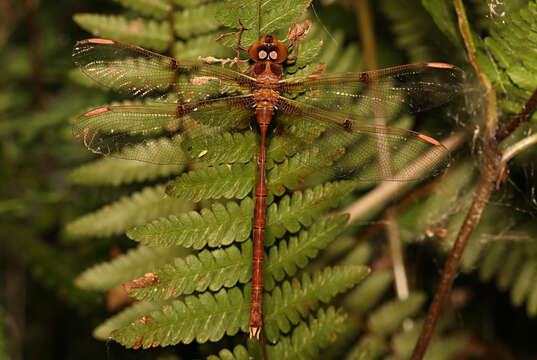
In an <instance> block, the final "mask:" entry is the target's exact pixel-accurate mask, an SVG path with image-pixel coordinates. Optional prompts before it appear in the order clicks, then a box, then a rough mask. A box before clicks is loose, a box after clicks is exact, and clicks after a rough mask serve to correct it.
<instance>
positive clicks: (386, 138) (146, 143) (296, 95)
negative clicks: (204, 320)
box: [73, 34, 463, 337]
mask: <svg viewBox="0 0 537 360" xmlns="http://www.w3.org/2000/svg"><path fill="white" fill-rule="evenodd" d="M248 54H249V56H250V58H251V59H252V60H253V61H254V64H253V66H252V67H251V70H250V72H251V73H252V76H248V72H247V73H245V74H243V73H239V72H236V71H233V70H231V69H227V68H224V67H221V66H214V65H209V64H206V63H203V62H200V61H186V60H178V59H173V58H170V57H166V56H162V55H159V54H156V53H154V52H151V51H148V50H145V49H142V48H140V47H138V46H135V45H130V44H125V43H121V42H118V41H113V40H106V39H87V40H83V41H80V42H78V43H77V44H76V45H75V48H74V50H73V59H74V62H75V64H76V65H77V66H78V67H79V68H80V69H81V70H82V71H83V72H84V73H85V74H86V75H88V76H89V77H91V78H93V79H94V80H95V81H96V82H98V83H100V84H101V85H103V86H105V87H108V88H111V89H114V90H117V91H123V92H126V93H128V94H130V95H132V96H135V97H138V98H142V99H146V98H153V100H155V101H156V103H155V104H151V105H147V104H143V105H125V106H106V107H102V108H98V109H95V110H91V111H89V112H87V113H85V114H83V115H81V116H80V117H79V118H78V119H77V121H76V122H75V123H74V125H73V134H74V136H75V138H77V139H78V140H79V141H80V142H81V143H83V144H84V145H85V146H86V147H87V148H88V149H89V150H91V151H93V152H95V153H100V154H103V155H111V156H115V157H119V158H125V159H134V160H140V161H147V162H151V163H157V164H185V163H187V162H193V161H206V162H207V163H208V164H209V165H223V164H226V165H227V164H229V162H228V160H226V159H227V158H226V157H225V156H222V155H223V154H221V153H220V150H221V147H218V146H215V145H214V144H215V143H217V142H218V141H220V140H218V141H216V139H225V138H226V136H227V138H230V137H231V136H233V134H235V133H237V132H247V131H250V129H251V127H250V126H249V125H250V119H251V118H252V117H253V116H254V115H255V116H256V118H257V122H258V124H259V152H258V153H257V154H256V158H257V164H258V169H259V171H258V177H257V187H256V196H255V204H254V208H255V212H254V221H253V224H252V225H253V232H252V233H253V242H254V249H253V266H252V269H253V270H252V310H251V316H250V324H249V328H250V336H252V337H259V334H260V332H261V329H262V312H261V300H262V288H263V280H262V264H263V252H264V248H263V238H264V226H265V214H266V195H267V193H266V192H267V184H266V174H265V161H266V157H267V152H266V151H265V149H266V137H267V135H268V132H267V128H268V126H269V124H270V123H271V118H272V117H273V116H275V119H274V120H275V121H276V122H277V127H276V128H275V130H277V131H275V132H274V133H273V134H272V135H273V136H274V137H278V138H279V139H278V140H281V141H280V142H279V145H278V146H280V147H282V146H283V147H285V154H286V156H288V157H294V159H296V160H297V161H298V162H300V163H302V165H304V166H303V168H304V169H309V170H308V171H309V173H310V174H313V173H316V172H321V173H324V174H326V175H328V177H330V178H332V179H349V180H364V181H369V182H371V181H379V180H395V181H409V180H417V179H420V178H423V177H424V175H423V172H419V171H416V170H417V169H424V168H426V169H433V168H435V167H437V168H440V169H441V168H443V167H444V166H445V165H446V158H447V156H448V154H449V153H448V150H447V149H446V148H445V147H444V146H443V145H442V144H441V143H440V142H438V141H437V140H435V139H433V138H431V137H429V136H427V135H424V134H420V133H418V132H415V131H412V130H406V129H400V128H396V127H390V126H385V125H379V124H377V123H375V122H374V121H372V120H373V119H375V118H377V117H378V112H376V111H375V109H378V108H383V109H388V110H393V109H396V110H397V111H399V112H417V111H424V110H427V109H430V108H434V107H436V106H439V105H442V104H444V103H446V102H448V101H450V100H451V99H452V98H453V97H454V96H455V95H457V94H458V93H459V92H460V90H461V86H462V81H463V72H462V71H461V70H460V69H459V68H457V67H455V66H453V65H449V64H443V63H419V64H410V65H403V66H397V67H393V68H388V69H381V70H376V71H370V72H366V73H364V72H349V73H324V74H315V75H314V76H311V75H305V76H299V77H291V78H285V79H284V78H283V75H284V72H283V67H282V65H281V64H282V63H283V62H284V61H285V60H287V58H288V48H287V46H286V45H284V44H283V43H282V42H281V41H278V40H277V39H276V38H275V37H274V36H272V35H270V34H269V35H265V36H264V37H263V38H261V39H260V40H259V41H256V42H254V43H253V44H252V45H251V46H250V47H249V48H248ZM169 93H171V94H173V95H174V97H172V98H170V97H168V96H167V94H169ZM386 112H387V111H385V112H384V113H386ZM250 138H251V137H250ZM274 140H275V139H274ZM169 148H174V149H176V150H177V152H178V153H181V155H180V156H178V155H177V154H176V153H174V154H173V155H172V156H170V155H169V154H168V153H165V151H164V150H162V149H169ZM254 148H255V146H254ZM379 153H382V154H381V155H382V156H379ZM201 154H202V155H201ZM273 160H275V161H276V160H277V159H273ZM280 161H281V159H280ZM410 165H412V166H410ZM304 172H305V173H306V172H307V171H306V170H304ZM306 176H307V175H306ZM425 176H426V175H425Z"/></svg>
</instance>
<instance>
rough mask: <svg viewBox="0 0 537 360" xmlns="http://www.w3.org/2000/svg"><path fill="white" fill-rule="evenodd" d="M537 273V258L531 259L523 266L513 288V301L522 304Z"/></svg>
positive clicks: (518, 304)
mask: <svg viewBox="0 0 537 360" xmlns="http://www.w3.org/2000/svg"><path fill="white" fill-rule="evenodd" d="M536 274H537V260H529V261H526V262H524V264H523V265H522V266H521V268H520V271H519V273H518V276H517V277H516V280H515V281H514V284H513V287H512V288H511V303H512V304H513V305H514V306H520V305H522V303H523V302H524V301H525V300H526V297H527V296H528V293H529V291H530V290H531V287H532V285H533V286H534V283H535V275H536Z"/></svg>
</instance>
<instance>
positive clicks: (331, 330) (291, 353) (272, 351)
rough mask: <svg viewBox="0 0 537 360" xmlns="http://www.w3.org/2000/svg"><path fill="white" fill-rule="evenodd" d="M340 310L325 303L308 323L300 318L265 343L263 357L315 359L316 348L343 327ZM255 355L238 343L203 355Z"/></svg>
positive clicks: (215, 359)
mask: <svg viewBox="0 0 537 360" xmlns="http://www.w3.org/2000/svg"><path fill="white" fill-rule="evenodd" d="M346 317H347V315H346V314H344V312H343V311H342V310H341V309H339V310H335V309H334V308H333V307H329V308H328V309H327V310H323V309H319V311H317V314H316V317H313V316H310V317H309V321H308V322H309V324H308V325H306V323H305V322H301V323H300V324H299V325H298V326H297V327H296V328H295V329H294V330H293V333H292V334H291V336H287V337H285V338H283V339H282V340H281V341H280V342H278V343H277V344H276V345H269V346H267V357H269V358H270V359H281V360H294V359H307V360H310V359H318V358H320V357H319V353H320V351H321V350H322V349H323V348H325V347H327V346H328V345H330V344H331V343H332V342H334V340H335V339H337V338H338V336H339V335H340V334H342V333H343V332H344V331H345V328H346V325H345V318H346ZM252 358H256V357H255V350H254V349H251V348H249V349H247V348H245V347H244V346H243V345H238V346H236V347H235V348H234V349H233V352H231V351H230V350H227V349H224V350H221V351H220V352H219V353H218V356H217V355H212V356H209V357H207V359H208V360H249V359H252Z"/></svg>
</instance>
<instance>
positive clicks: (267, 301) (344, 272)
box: [263, 266, 369, 341]
mask: <svg viewBox="0 0 537 360" xmlns="http://www.w3.org/2000/svg"><path fill="white" fill-rule="evenodd" d="M367 274H369V268H367V267H365V266H338V267H333V268H325V269H324V270H323V271H322V272H320V271H319V272H316V273H315V275H314V276H313V279H311V278H310V276H309V275H308V274H307V273H304V274H303V276H302V281H300V282H299V281H298V280H297V279H296V278H295V279H292V282H289V281H285V282H284V283H282V285H281V286H279V287H276V288H275V289H274V291H273V292H272V293H271V294H270V295H265V296H264V297H263V301H264V307H263V310H264V314H265V315H264V321H265V324H264V330H265V335H266V336H267V339H268V340H269V341H276V340H278V338H279V336H280V331H281V332H284V333H287V332H289V330H290V329H291V325H296V324H297V323H298V322H299V321H300V318H301V317H305V316H307V315H308V314H309V313H310V312H311V311H312V310H313V309H315V308H316V307H317V306H318V303H319V301H321V302H323V303H328V302H329V301H330V299H331V298H332V297H334V296H335V295H337V294H338V293H342V292H345V291H347V290H348V289H350V288H352V287H353V286H355V285H356V284H357V283H358V282H360V281H361V280H362V279H363V278H364V277H365V276H366V275H367Z"/></svg>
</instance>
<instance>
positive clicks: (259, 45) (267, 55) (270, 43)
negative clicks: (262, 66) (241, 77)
mask: <svg viewBox="0 0 537 360" xmlns="http://www.w3.org/2000/svg"><path fill="white" fill-rule="evenodd" d="M248 55H250V58H251V59H252V60H253V61H255V62H263V61H270V62H274V63H277V64H279V63H282V62H284V61H285V60H287V46H285V44H284V43H282V42H281V41H279V40H278V39H276V37H275V36H274V35H272V34H267V35H265V36H263V37H262V38H261V39H260V40H258V41H256V42H254V43H253V44H252V45H250V47H249V48H248Z"/></svg>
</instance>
